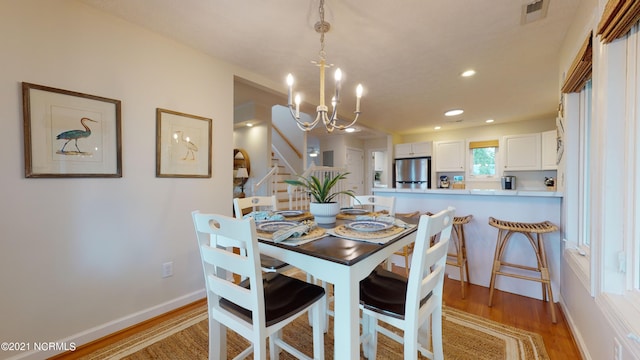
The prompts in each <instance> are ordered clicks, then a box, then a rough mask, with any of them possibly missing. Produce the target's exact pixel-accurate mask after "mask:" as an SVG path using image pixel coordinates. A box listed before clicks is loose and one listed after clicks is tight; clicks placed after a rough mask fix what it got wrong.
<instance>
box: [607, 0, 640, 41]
mask: <svg viewBox="0 0 640 360" xmlns="http://www.w3.org/2000/svg"><path fill="white" fill-rule="evenodd" d="M638 20H640V2H639V1H637V0H609V1H608V2H607V5H606V6H605V8H604V12H603V13H602V18H600V23H599V24H598V34H597V35H601V38H600V39H601V41H602V42H604V43H605V44H607V43H610V42H612V41H613V40H615V39H618V38H621V37H623V36H625V35H626V34H627V33H628V32H629V30H631V27H633V25H635V24H636V23H637V22H638Z"/></svg>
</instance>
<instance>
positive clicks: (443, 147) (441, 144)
mask: <svg viewBox="0 0 640 360" xmlns="http://www.w3.org/2000/svg"><path fill="white" fill-rule="evenodd" d="M433 148H434V157H435V158H434V162H435V168H436V172H460V171H464V169H465V154H466V151H465V141H464V140H451V141H436V142H434V143H433Z"/></svg>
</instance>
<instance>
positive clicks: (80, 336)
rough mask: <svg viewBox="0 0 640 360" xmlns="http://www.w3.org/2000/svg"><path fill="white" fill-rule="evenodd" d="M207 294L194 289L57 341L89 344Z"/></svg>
mask: <svg viewBox="0 0 640 360" xmlns="http://www.w3.org/2000/svg"><path fill="white" fill-rule="evenodd" d="M206 296H207V293H206V290H205V289H201V290H198V291H194V292H192V293H190V294H186V295H184V296H180V297H178V298H175V299H173V300H170V301H167V302H164V303H162V304H158V305H156V306H152V307H150V308H148V309H144V310H141V311H138V312H135V313H133V314H130V315H127V316H124V317H121V318H119V319H116V320H113V321H110V322H107V323H105V324H102V325H98V326H95V327H93V328H91V329H87V330H85V331H82V332H79V333H77V334H74V335H71V336H69V337H67V338H64V339H59V340H57V341H56V342H57V343H66V344H71V343H74V344H75V346H81V345H84V344H87V343H89V342H91V341H94V340H97V339H100V338H102V337H105V336H107V335H111V334H113V333H115V332H118V331H120V330H122V329H126V328H128V327H130V326H133V325H136V324H139V323H141V322H143V321H145V320H149V319H151V318H154V317H156V316H159V315H162V314H164V313H167V312H169V311H171V310H174V309H177V308H179V307H181V306H185V305H188V304H190V303H192V302H195V301H198V300H200V299H203V298H205V297H206ZM59 353H61V352H59V351H57V352H55V351H51V352H38V351H35V350H31V351H28V352H25V353H21V354H18V355H15V356H12V357H10V358H8V359H7V360H18V359H21V360H22V359H24V360H40V359H43V358H45V357H51V356H54V355H57V354H59Z"/></svg>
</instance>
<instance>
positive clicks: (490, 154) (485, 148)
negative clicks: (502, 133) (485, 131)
mask: <svg viewBox="0 0 640 360" xmlns="http://www.w3.org/2000/svg"><path fill="white" fill-rule="evenodd" d="M497 155H498V140H486V141H470V142H469V161H470V164H469V165H470V166H469V178H472V179H497V175H498V174H497V169H498V166H497V161H498V156H497Z"/></svg>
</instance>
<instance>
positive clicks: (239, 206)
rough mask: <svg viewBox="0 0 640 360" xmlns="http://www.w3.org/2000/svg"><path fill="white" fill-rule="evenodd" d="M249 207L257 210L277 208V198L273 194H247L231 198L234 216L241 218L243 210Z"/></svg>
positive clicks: (274, 209)
mask: <svg viewBox="0 0 640 360" xmlns="http://www.w3.org/2000/svg"><path fill="white" fill-rule="evenodd" d="M247 209H251V211H258V210H271V211H277V210H278V200H277V199H276V196H275V195H271V196H249V197H244V198H233V211H234V213H235V215H236V218H238V219H242V217H243V216H244V215H245V214H244V211H245V210H247Z"/></svg>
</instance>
